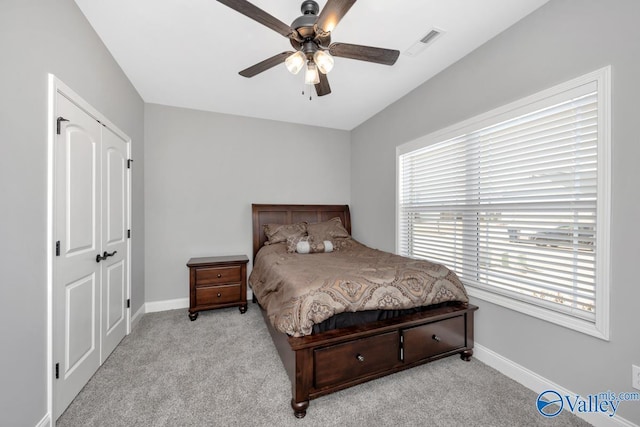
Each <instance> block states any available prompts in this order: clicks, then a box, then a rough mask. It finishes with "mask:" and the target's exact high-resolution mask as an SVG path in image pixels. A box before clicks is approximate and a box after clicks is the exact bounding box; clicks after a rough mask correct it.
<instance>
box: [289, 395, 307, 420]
mask: <svg viewBox="0 0 640 427" xmlns="http://www.w3.org/2000/svg"><path fill="white" fill-rule="evenodd" d="M291 407H292V408H293V415H295V416H296V418H304V416H305V415H307V408H308V407H309V401H308V400H305V401H303V402H296V401H295V400H293V399H291Z"/></svg>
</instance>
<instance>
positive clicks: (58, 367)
mask: <svg viewBox="0 0 640 427" xmlns="http://www.w3.org/2000/svg"><path fill="white" fill-rule="evenodd" d="M59 378H60V364H59V363H56V379H59Z"/></svg>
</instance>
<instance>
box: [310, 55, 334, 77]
mask: <svg viewBox="0 0 640 427" xmlns="http://www.w3.org/2000/svg"><path fill="white" fill-rule="evenodd" d="M313 61H314V62H315V63H316V64H317V65H318V69H319V70H320V72H321V73H322V74H327V73H329V71H331V70H332V69H333V62H334V61H333V56H331V54H329V52H326V51H324V50H318V51H317V52H316V53H314V54H313Z"/></svg>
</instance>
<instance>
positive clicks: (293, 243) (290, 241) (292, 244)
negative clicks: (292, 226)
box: [287, 236, 313, 253]
mask: <svg viewBox="0 0 640 427" xmlns="http://www.w3.org/2000/svg"><path fill="white" fill-rule="evenodd" d="M300 242H309V243H311V242H313V239H311V237H309V236H291V237H287V252H290V253H293V252H295V251H296V247H297V246H298V243H300Z"/></svg>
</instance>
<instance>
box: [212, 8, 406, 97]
mask: <svg viewBox="0 0 640 427" xmlns="http://www.w3.org/2000/svg"><path fill="white" fill-rule="evenodd" d="M218 1H219V2H220V3H222V4H224V5H226V6H228V7H230V8H231V9H233V10H235V11H237V12H239V13H241V14H243V15H245V16H247V17H249V18H251V19H253V20H255V21H257V22H259V23H260V24H262V25H264V26H266V27H269V28H271V29H272V30H274V31H276V32H278V33H280V34H282V35H283V36H285V37H287V38H288V39H289V41H290V42H291V46H293V48H294V49H295V52H291V51H287V52H282V53H278V54H277V55H274V56H272V57H270V58H267V59H265V60H264V61H261V62H258V63H257V64H255V65H252V66H251V67H249V68H246V69H244V70H242V71H240V75H241V76H244V77H253V76H255V75H257V74H260V73H262V72H263V71H266V70H268V69H270V68H272V67H275V66H276V65H278V64H281V63H282V62H284V63H285V65H286V67H287V69H288V70H289V71H290V72H291V73H293V74H298V72H300V70H302V69H303V68H305V84H309V85H311V84H313V85H315V89H316V93H317V94H318V96H324V95H328V94H330V93H331V87H330V86H329V81H328V80H327V73H328V72H329V71H331V69H332V68H333V62H334V60H333V57H334V56H338V57H342V58H351V59H357V60H360V61H368V62H375V63H378V64H384V65H393V64H395V62H396V60H397V59H398V56H399V55H400V52H399V51H397V50H391V49H383V48H379V47H371V46H363V45H357V44H349V43H331V31H333V29H334V28H335V27H336V25H338V23H339V22H340V20H341V19H342V18H343V17H344V15H345V14H346V13H347V12H348V11H349V9H350V8H351V6H353V4H354V3H355V2H356V0H328V1H327V3H326V5H325V6H324V8H323V9H322V12H320V7H319V6H318V3H317V2H315V1H313V0H305V1H303V2H302V6H301V7H300V10H301V11H302V16H299V17H298V18H296V19H295V20H294V21H293V22H292V23H291V25H290V26H289V25H287V24H285V23H284V22H282V21H280V20H279V19H277V18H275V17H274V16H272V15H270V14H268V13H267V12H265V11H264V10H262V9H260V8H259V7H257V6H255V5H254V4H252V3H250V2H248V1H246V0H218ZM318 12H320V14H318Z"/></svg>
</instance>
